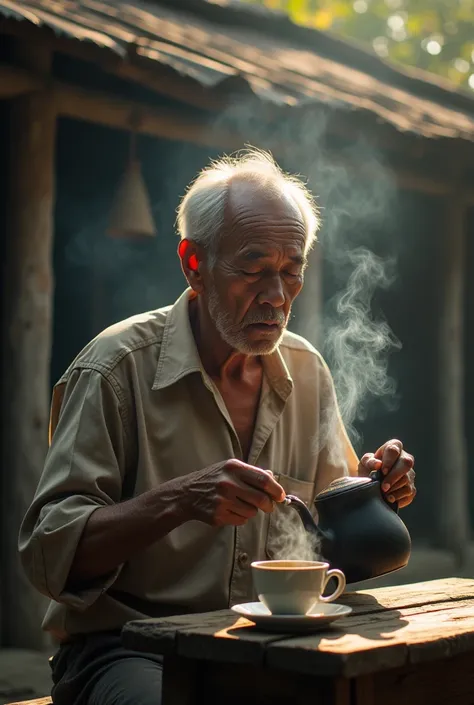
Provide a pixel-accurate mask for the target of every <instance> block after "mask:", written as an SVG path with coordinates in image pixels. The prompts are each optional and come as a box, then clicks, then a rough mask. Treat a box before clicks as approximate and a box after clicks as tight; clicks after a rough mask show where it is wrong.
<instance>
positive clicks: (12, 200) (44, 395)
mask: <svg viewBox="0 0 474 705" xmlns="http://www.w3.org/2000/svg"><path fill="white" fill-rule="evenodd" d="M17 60H18V61H19V62H21V63H22V64H23V65H24V66H26V67H29V68H33V67H34V68H35V70H36V71H37V72H39V71H44V72H45V73H46V72H47V71H49V62H50V53H49V52H48V50H47V49H46V48H44V47H41V45H38V44H37V45H35V46H33V45H27V46H22V47H19V48H18V51H17ZM55 128H56V112H55V106H54V100H53V96H52V94H51V92H49V91H47V90H46V91H45V90H41V91H36V92H33V93H30V94H28V95H24V96H22V97H20V98H16V99H15V100H14V101H12V105H11V123H10V145H11V153H10V189H11V190H10V194H9V200H8V214H7V216H8V240H7V248H6V249H7V252H6V262H5V272H6V280H5V287H6V288H5V291H4V297H3V326H4V328H3V340H4V356H3V357H4V359H3V370H2V373H3V374H2V376H3V379H2V402H3V406H4V409H3V443H2V456H3V458H2V473H3V476H4V478H8V481H5V482H4V483H3V492H2V497H1V503H2V512H1V524H2V526H1V528H2V531H1V536H2V541H3V546H2V549H3V559H4V566H2V580H1V590H2V603H3V608H4V614H3V619H2V638H1V643H2V645H3V646H10V647H23V648H30V649H40V648H42V647H43V646H44V645H45V644H47V643H49V638H48V637H46V636H45V635H44V634H43V633H42V631H41V621H42V617H43V614H44V611H45V607H46V600H45V598H44V597H42V596H41V595H40V594H39V593H38V592H37V591H36V590H35V589H34V588H33V587H32V586H31V585H30V584H29V582H28V581H27V579H26V576H25V575H24V573H23V570H22V568H21V565H20V561H19V557H18V552H17V539H18V529H19V525H20V523H21V521H22V519H23V516H24V514H25V512H26V510H27V508H28V506H29V504H30V502H31V500H32V498H33V495H34V493H35V490H36V487H37V484H38V480H39V477H40V475H41V472H42V469H43V464H44V458H45V455H46V451H47V439H48V416H49V404H50V389H49V364H50V352H51V330H52V302H53V275H52V264H51V249H52V243H53V205H54V147H55Z"/></svg>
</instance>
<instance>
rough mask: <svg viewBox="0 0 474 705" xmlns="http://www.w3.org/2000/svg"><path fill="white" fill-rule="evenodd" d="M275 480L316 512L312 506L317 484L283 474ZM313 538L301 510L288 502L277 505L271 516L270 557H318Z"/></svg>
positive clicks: (268, 548)
mask: <svg viewBox="0 0 474 705" xmlns="http://www.w3.org/2000/svg"><path fill="white" fill-rule="evenodd" d="M275 480H276V481H277V482H279V483H280V485H281V486H282V487H283V489H284V490H285V492H286V494H293V495H295V496H296V497H298V498H299V499H301V500H302V501H303V502H304V503H305V504H306V506H307V507H308V509H309V510H310V511H311V513H312V514H314V512H313V511H312V510H313V507H312V506H311V503H312V499H313V494H314V484H313V483H312V482H306V481H304V480H297V479H296V478H294V477H290V476H289V475H284V474H283V473H281V474H279V475H275ZM312 543H313V542H312V541H311V540H310V537H309V536H308V534H307V532H306V529H305V528H304V526H303V522H302V521H301V519H300V516H299V514H298V512H296V510H295V509H294V508H293V507H290V506H287V505H286V504H275V508H274V510H273V512H272V513H271V514H270V515H269V521H268V531H267V538H266V542H265V554H266V556H267V558H269V559H270V560H314V559H315V556H314V550H313V545H312Z"/></svg>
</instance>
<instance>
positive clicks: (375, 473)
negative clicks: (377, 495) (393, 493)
mask: <svg viewBox="0 0 474 705" xmlns="http://www.w3.org/2000/svg"><path fill="white" fill-rule="evenodd" d="M370 477H371V478H372V480H374V481H375V482H379V483H380V491H381V494H382V499H383V501H384V502H385V504H388V506H389V507H390V509H393V511H394V512H395V514H398V513H399V506H398V502H389V501H388V499H387V498H386V496H385V494H384V493H383V492H382V482H383V480H384V476H383V474H382V471H381V470H372V472H371V473H370Z"/></svg>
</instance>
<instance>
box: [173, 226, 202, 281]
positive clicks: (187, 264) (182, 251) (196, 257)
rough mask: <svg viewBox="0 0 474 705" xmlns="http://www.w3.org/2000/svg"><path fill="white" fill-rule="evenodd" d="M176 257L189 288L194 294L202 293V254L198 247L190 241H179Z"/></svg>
mask: <svg viewBox="0 0 474 705" xmlns="http://www.w3.org/2000/svg"><path fill="white" fill-rule="evenodd" d="M178 256H179V259H180V261H181V269H182V270H183V274H184V276H185V277H186V279H187V281H188V284H189V286H190V287H191V288H192V289H193V290H194V291H195V292H196V293H200V292H201V291H202V274H201V272H200V269H201V266H202V261H203V258H202V252H201V249H200V247H199V245H198V244H197V243H195V242H193V241H192V240H186V239H184V240H181V242H180V243H179V245H178Z"/></svg>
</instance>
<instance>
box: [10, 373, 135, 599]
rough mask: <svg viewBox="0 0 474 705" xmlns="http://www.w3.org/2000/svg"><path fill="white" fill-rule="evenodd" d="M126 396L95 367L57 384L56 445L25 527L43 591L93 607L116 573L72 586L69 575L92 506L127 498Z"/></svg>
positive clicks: (25, 549) (28, 559) (29, 567)
mask: <svg viewBox="0 0 474 705" xmlns="http://www.w3.org/2000/svg"><path fill="white" fill-rule="evenodd" d="M123 419H124V410H123V400H121V399H120V394H119V392H118V391H117V387H116V385H114V384H113V381H111V380H110V379H109V378H106V377H104V375H103V374H102V373H101V372H99V371H97V370H94V369H76V370H73V371H72V372H71V373H70V374H69V375H68V378H67V381H65V382H63V383H60V384H59V385H58V386H57V387H55V389H54V392H53V400H52V406H51V426H50V447H49V451H48V454H47V458H46V462H45V466H44V470H43V473H42V476H41V479H40V482H39V485H38V488H37V491H36V494H35V497H34V499H33V502H32V504H31V506H30V508H29V509H28V511H27V513H26V515H25V517H24V520H23V523H22V525H21V528H20V535H19V551H20V556H21V560H22V564H23V567H24V570H25V571H26V574H27V576H28V578H29V580H30V581H31V583H32V584H33V585H34V586H35V587H36V588H37V589H38V590H39V591H40V592H42V593H43V594H45V595H47V596H48V597H50V598H52V599H53V600H56V601H57V602H62V603H65V604H67V605H69V606H71V607H73V608H74V609H78V610H83V609H86V608H87V607H89V606H90V605H91V604H92V603H93V602H95V600H97V598H98V597H99V596H100V595H101V594H102V593H103V592H104V591H105V590H107V588H108V587H110V585H111V584H112V583H113V582H114V581H115V580H116V578H117V577H118V575H119V572H120V570H121V566H120V567H119V568H117V570H116V571H115V572H114V574H112V575H107V576H104V577H103V578H101V579H98V580H96V581H94V582H93V583H88V584H87V585H82V586H81V587H80V589H77V590H76V589H74V591H72V590H71V589H70V587H69V585H68V576H69V572H70V570H71V566H72V563H73V560H74V556H75V553H76V550H77V546H78V544H79V541H80V539H81V537H82V534H83V531H84V528H85V526H86V524H87V521H88V520H89V517H90V516H91V514H92V513H93V512H94V511H95V510H96V509H98V508H99V507H105V506H108V505H111V504H114V503H117V502H119V501H120V500H121V495H122V486H123V479H124V475H125V466H126V435H125V430H124V423H123Z"/></svg>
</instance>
